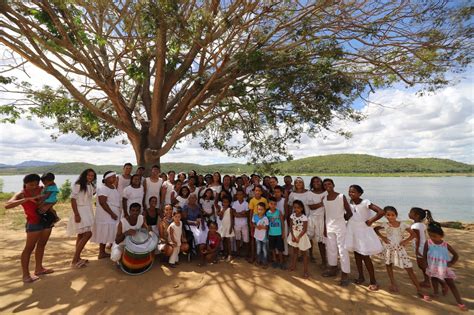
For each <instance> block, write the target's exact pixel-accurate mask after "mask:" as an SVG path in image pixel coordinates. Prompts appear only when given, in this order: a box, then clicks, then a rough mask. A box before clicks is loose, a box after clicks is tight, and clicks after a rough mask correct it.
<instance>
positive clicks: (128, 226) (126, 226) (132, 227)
mask: <svg viewBox="0 0 474 315" xmlns="http://www.w3.org/2000/svg"><path fill="white" fill-rule="evenodd" d="M120 222H122V233H125V232H127V231H128V230H138V229H139V228H141V227H142V225H143V216H142V215H141V214H140V215H138V219H137V224H135V225H131V224H130V222H128V220H127V219H126V218H122V219H120ZM124 241H125V239H124V240H123V241H122V243H120V244H123V242H124Z"/></svg>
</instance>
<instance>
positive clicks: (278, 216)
mask: <svg viewBox="0 0 474 315" xmlns="http://www.w3.org/2000/svg"><path fill="white" fill-rule="evenodd" d="M268 207H269V210H268V211H267V214H266V215H267V218H268V221H269V224H268V227H269V228H268V247H269V249H270V251H271V252H272V257H273V259H272V260H273V263H272V267H273V268H281V269H282V270H285V269H286V267H285V265H284V264H283V250H284V246H283V236H282V235H283V233H285V230H284V228H283V222H284V218H283V213H282V212H281V211H280V210H279V209H277V202H276V199H275V197H270V198H269V199H268Z"/></svg>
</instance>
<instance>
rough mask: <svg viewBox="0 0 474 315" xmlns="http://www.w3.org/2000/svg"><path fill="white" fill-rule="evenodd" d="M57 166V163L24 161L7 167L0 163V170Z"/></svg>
mask: <svg viewBox="0 0 474 315" xmlns="http://www.w3.org/2000/svg"><path fill="white" fill-rule="evenodd" d="M55 164H58V162H44V161H24V162H21V163H19V164H15V165H7V164H2V163H0V168H16V169H19V168H28V167H41V166H51V165H55Z"/></svg>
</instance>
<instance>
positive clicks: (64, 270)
mask: <svg viewBox="0 0 474 315" xmlns="http://www.w3.org/2000/svg"><path fill="white" fill-rule="evenodd" d="M66 220H67V219H66ZM66 220H63V221H61V222H60V223H59V225H58V226H57V227H56V228H54V230H53V233H52V237H51V239H50V241H49V243H48V247H47V248H46V254H45V259H44V264H45V266H46V267H50V268H54V269H55V271H56V272H55V273H53V274H51V275H47V276H44V277H42V279H41V280H40V281H37V282H35V283H33V284H23V283H22V281H21V272H20V262H19V257H20V253H21V250H22V247H23V245H24V241H25V233H24V232H23V231H22V230H13V229H11V227H10V226H9V225H6V223H5V221H4V220H2V221H3V222H2V223H0V231H1V233H0V244H1V245H0V246H1V251H0V262H1V263H0V284H1V285H0V313H1V314H11V313H22V314H23V313H27V314H39V313H41V314H138V313H144V314H150V313H154V314H163V313H165V312H166V313H173V314H177V313H186V314H196V313H199V314H270V313H287V314H295V313H299V314H319V313H327V314H332V313H334V314H361V313H362V314H375V313H377V314H381V313H387V314H388V313H390V314H395V313H409V314H415V313H416V314H450V313H460V312H459V311H458V309H457V306H456V305H455V300H454V298H453V297H452V295H451V293H450V294H449V295H448V296H447V297H441V298H439V299H437V300H436V301H433V302H423V301H421V300H420V299H418V298H416V297H415V290H414V288H413V287H412V286H411V284H410V282H409V279H408V276H407V275H406V273H405V271H403V270H396V277H397V279H398V281H399V286H400V289H401V292H402V293H401V294H397V295H393V294H390V293H389V292H388V291H387V289H388V284H389V283H388V278H387V275H386V272H385V267H384V265H383V263H382V262H381V261H380V260H378V259H376V260H375V265H376V273H377V278H378V281H379V283H380V285H381V290H380V291H378V292H370V291H369V290H368V288H367V286H356V285H350V286H349V287H347V288H341V287H339V286H337V285H336V279H326V278H322V277H321V276H320V270H319V268H318V265H317V264H314V263H312V264H310V273H311V278H310V279H309V280H303V279H302V278H301V277H300V276H301V273H302V272H301V269H302V265H301V264H299V265H298V270H297V272H296V273H295V272H294V273H290V272H285V271H281V270H273V269H271V268H269V269H267V270H263V269H260V268H257V267H255V266H253V265H250V264H248V263H247V262H245V261H244V260H240V259H236V260H234V262H232V263H225V262H220V263H219V264H217V265H213V266H207V267H204V268H202V267H197V266H196V262H194V261H193V262H190V263H188V262H184V263H182V264H181V265H180V266H178V268H177V269H174V270H172V269H168V268H167V267H165V266H162V265H161V264H160V263H158V262H155V265H154V266H153V268H152V270H150V271H149V272H148V273H146V274H144V275H141V276H128V275H126V274H124V273H122V272H121V271H120V270H118V269H117V268H115V267H114V265H113V264H112V262H111V261H110V260H107V259H106V260H100V261H99V260H97V259H96V256H97V251H98V248H97V246H96V245H95V244H88V245H87V246H86V250H85V252H84V255H83V258H88V259H89V260H90V262H89V265H88V267H87V268H84V269H80V270H73V269H71V268H70V267H69V263H70V260H71V257H72V254H73V250H74V240H73V239H72V238H68V237H66V235H65V226H66V222H65V221H66ZM446 235H447V236H446V240H447V241H448V242H450V244H451V245H452V246H453V247H454V248H455V249H456V250H457V251H458V252H459V255H460V261H459V262H458V264H457V265H456V268H455V272H456V273H457V275H458V279H457V280H456V283H457V286H458V289H459V290H460V292H461V295H462V296H463V298H464V299H465V302H466V304H467V305H468V307H469V308H470V309H474V252H473V249H474V245H473V241H474V238H473V231H461V230H454V229H446ZM32 266H34V265H32ZM353 268H354V266H353ZM352 270H353V271H352V277H355V272H354V270H355V269H352ZM415 270H416V271H417V273H418V276H419V277H420V278H421V273H420V271H419V270H418V269H415ZM469 313H471V314H472V313H474V312H472V311H469Z"/></svg>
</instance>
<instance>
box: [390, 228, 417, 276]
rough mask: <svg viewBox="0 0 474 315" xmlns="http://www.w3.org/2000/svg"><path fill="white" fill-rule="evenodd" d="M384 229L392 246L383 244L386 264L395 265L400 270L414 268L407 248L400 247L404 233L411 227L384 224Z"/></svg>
mask: <svg viewBox="0 0 474 315" xmlns="http://www.w3.org/2000/svg"><path fill="white" fill-rule="evenodd" d="M382 227H383V228H384V230H385V235H386V237H387V238H388V240H389V241H390V244H386V243H385V242H383V247H384V250H383V252H382V258H383V259H384V260H385V264H386V265H391V264H393V265H394V266H397V267H400V268H412V267H413V264H412V262H411V260H410V257H409V256H408V254H407V251H406V250H405V247H403V246H401V245H400V242H401V241H402V240H403V233H405V231H406V230H407V229H408V228H409V226H408V225H406V224H405V223H403V222H400V226H399V227H393V226H390V225H389V224H388V222H384V223H383V224H382Z"/></svg>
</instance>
